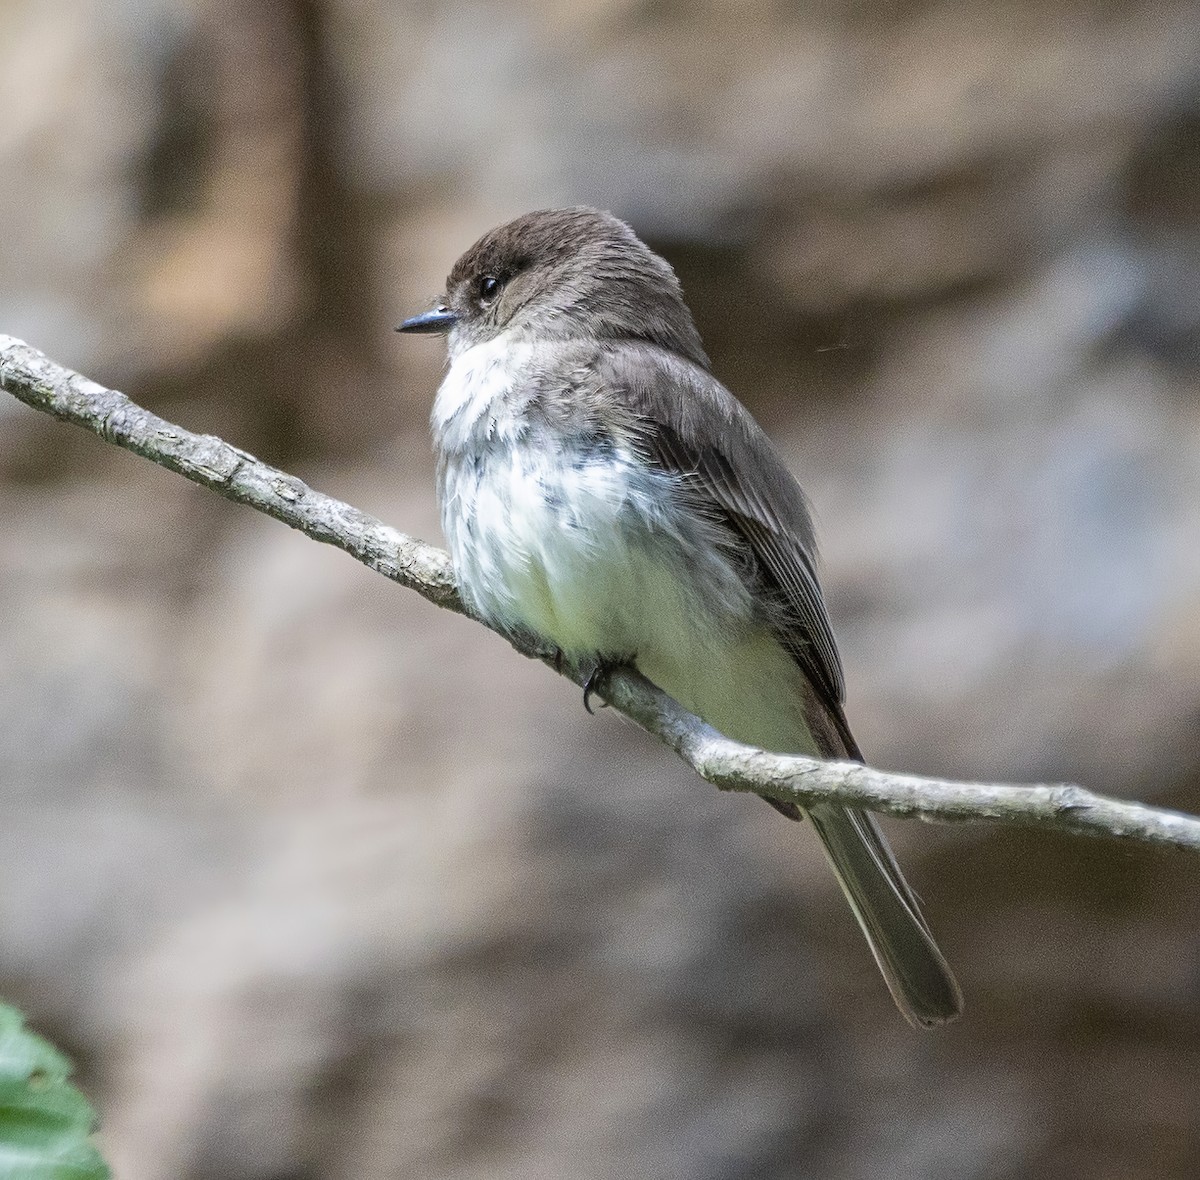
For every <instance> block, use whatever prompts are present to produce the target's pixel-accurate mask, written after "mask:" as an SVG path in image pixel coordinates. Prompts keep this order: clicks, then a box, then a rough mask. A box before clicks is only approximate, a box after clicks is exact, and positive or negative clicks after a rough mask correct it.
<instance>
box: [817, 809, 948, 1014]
mask: <svg viewBox="0 0 1200 1180" xmlns="http://www.w3.org/2000/svg"><path fill="white" fill-rule="evenodd" d="M807 814H808V817H809V819H810V820H811V821H812V825H813V829H814V830H815V831H816V833H817V835H818V836H820V838H821V843H822V845H823V846H824V848H825V854H826V856H827V857H828V858H829V863H830V864H831V865H832V866H833V871H834V873H835V874H837V879H838V883H839V884H840V885H841V887H842V891H843V892H844V893H845V895H846V898H847V900H848V901H849V902H850V908H851V909H852V910H853V911H854V916H855V917H856V918H857V919H858V924H859V925H860V926H861V927H862V930H863V933H864V934H865V935H866V936H867V943H868V945H869V946H870V948H871V953H872V954H873V955H874V956H875V962H876V963H878V964H879V969H880V971H882V972H883V977H884V979H885V980H886V981H887V985H888V989H889V990H890V991H891V993H892V997H893V998H894V999H895V1001H896V1004H897V1006H898V1007H899V1009H900V1011H901V1012H903V1013H904V1016H905V1017H906V1018H907V1019H908V1020H909V1022H910V1023H912V1024H916V1025H920V1026H921V1027H922V1028H935V1027H936V1026H937V1025H939V1024H945V1023H946V1022H947V1021H950V1020H954V1019H955V1018H956V1017H957V1016H959V1015H960V1014H961V1013H962V1007H963V1001H962V993H961V992H960V991H959V987H958V983H957V981H956V980H955V978H954V974H953V972H951V970H950V967H949V965H948V964H947V963H946V960H945V959H944V958H943V957H942V952H941V951H940V950H938V947H937V943H935V942H934V940H933V935H932V934H931V933H930V931H929V927H928V925H926V923H925V919H924V917H923V916H922V915H921V910H920V907H919V906H918V904H917V899H916V898H915V897H914V896H913V892H912V890H911V889H910V888H909V887H908V882H906V881H905V880H904V876H903V874H902V873H901V872H900V867H899V866H898V865H897V864H896V858H895V857H894V856H893V855H892V850H891V849H890V848H889V847H888V845H887V841H886V840H885V839H884V836H883V833H882V832H881V831H880V830H879V826H878V824H876V822H875V819H874V817H873V816H871V815H870V814H868V813H867V812H865V811H858V810H853V809H851V808H846V807H835V806H829V807H826V806H821V807H814V808H812V809H811V810H809V811H808V813H807Z"/></svg>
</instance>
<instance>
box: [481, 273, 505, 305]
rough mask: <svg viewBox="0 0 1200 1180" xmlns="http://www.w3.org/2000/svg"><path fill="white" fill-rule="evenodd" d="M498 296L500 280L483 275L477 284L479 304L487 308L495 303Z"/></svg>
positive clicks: (492, 276) (493, 276)
mask: <svg viewBox="0 0 1200 1180" xmlns="http://www.w3.org/2000/svg"><path fill="white" fill-rule="evenodd" d="M499 294H500V280H499V279H498V278H496V276H495V275H484V276H483V278H482V279H481V280H480V283H479V302H480V303H482V304H483V305H484V307H487V306H488V305H490V304H492V303H495V302H496V296H497V295H499Z"/></svg>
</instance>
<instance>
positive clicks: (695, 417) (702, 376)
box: [601, 344, 861, 758]
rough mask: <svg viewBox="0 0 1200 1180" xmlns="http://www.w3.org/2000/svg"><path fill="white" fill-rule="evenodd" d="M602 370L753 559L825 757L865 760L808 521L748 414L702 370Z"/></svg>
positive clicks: (649, 447) (787, 475) (629, 361)
mask: <svg viewBox="0 0 1200 1180" xmlns="http://www.w3.org/2000/svg"><path fill="white" fill-rule="evenodd" d="M602 364H603V365H604V366H605V367H607V368H609V369H610V370H611V372H609V373H606V374H602V375H601V376H602V379H604V378H605V377H606V378H607V379H608V380H609V381H611V382H612V383H613V384H615V385H617V387H618V388H620V389H621V390H622V391H623V392H624V394H625V395H626V397H627V398H628V403H629V408H630V409H631V410H632V411H633V414H634V416H635V423H634V427H635V431H636V437H637V438H638V440H639V442H640V445H641V446H643V447H644V449H645V451H646V453H647V455H648V456H649V457H650V458H652V459H653V460H654V461H655V462H657V463H659V464H661V465H662V466H663V467H665V468H667V469H668V470H671V471H677V472H679V473H680V474H681V475H683V476H685V477H686V479H687V481H688V484H689V486H690V487H691V489H692V490H693V491H694V493H695V494H696V495H697V497H699V499H700V502H701V504H702V506H703V507H704V508H706V509H708V510H710V511H712V512H713V513H714V515H716V516H718V517H719V518H720V519H721V520H723V521H724V522H725V523H726V524H727V525H728V527H729V529H730V530H731V532H732V533H733V534H734V536H735V537H737V538H739V539H741V540H742V541H743V542H744V543H745V545H746V547H747V549H748V552H749V553H750V555H751V556H752V557H753V566H754V569H755V576H756V577H757V578H758V579H759V581H760V583H761V589H762V591H763V597H764V601H771V602H772V603H773V604H775V609H773V610H772V612H771V619H772V621H773V622H774V624H775V626H776V627H777V628H778V630H779V633H780V639H781V641H782V642H783V643H784V645H785V646H786V647H787V649H788V651H789V652H791V654H792V655H793V657H794V658H795V659H796V661H797V663H798V664H799V665H800V667H801V668H802V669H803V670H804V673H805V675H806V676H807V677H808V680H809V681H810V683H811V684H812V686H813V689H814V691H815V693H816V695H817V697H818V699H819V701H820V703H821V704H822V705H824V706H825V711H826V712H827V713H828V715H829V719H830V721H832V722H833V726H834V729H835V730H836V739H837V740H834V741H832V742H827V743H822V744H823V745H824V744H828V745H830V746H831V747H832V748H829V749H826V750H824V751H823V753H825V754H826V756H827V757H847V756H849V757H851V758H860V757H861V755H860V754H859V751H858V747H857V746H856V745H855V743H854V739H853V737H852V736H851V735H850V731H849V728H848V726H847V725H846V722H845V717H844V715H843V713H842V702H843V701H844V700H845V681H844V679H843V675H842V662H841V659H840V658H839V656H838V651H837V646H836V644H835V643H834V639H833V631H832V629H831V628H830V625H829V616H828V614H827V613H826V610H825V601H824V599H823V598H822V596H821V586H820V583H819V582H818V580H817V573H816V541H815V537H814V535H813V526H812V518H811V516H810V515H809V510H808V504H807V503H806V501H805V499H804V494H803V492H801V490H800V487H799V485H798V484H797V483H796V480H795V479H794V478H793V476H792V474H791V472H790V471H789V470H788V469H787V466H786V465H785V464H784V462H783V460H782V459H781V458H780V457H779V455H778V454H777V453H776V451H775V449H774V447H773V446H772V445H771V443H770V440H769V439H768V438H767V436H766V435H765V434H764V433H763V431H762V429H761V428H760V427H759V426H758V424H757V423H756V422H755V421H754V419H753V418H751V417H750V415H749V413H748V412H747V411H746V410H745V409H744V408H743V407H742V406H741V404H740V403H739V402H738V401H737V400H736V399H735V398H734V397H733V395H732V394H731V393H730V392H729V391H728V390H727V389H726V388H725V387H724V386H723V385H722V384H721V383H720V382H719V381H717V379H716V378H715V377H713V376H712V375H711V374H710V373H708V372H706V371H705V370H704V369H701V368H699V367H698V366H696V365H693V364H691V363H690V362H689V361H686V360H683V359H682V358H679V357H675V356H674V355H672V354H671V353H668V352H664V351H662V350H660V349H657V348H653V347H649V346H643V345H633V344H631V345H627V346H625V347H623V348H622V349H621V350H619V351H617V352H616V353H610V354H609V355H608V356H607V357H606V358H605V359H604V361H603V362H602ZM814 736H818V735H816V734H814ZM828 737H830V738H832V737H834V735H832V734H831V735H828ZM840 747H844V748H840Z"/></svg>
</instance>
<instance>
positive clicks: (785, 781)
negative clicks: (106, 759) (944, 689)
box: [0, 336, 1200, 851]
mask: <svg viewBox="0 0 1200 1180" xmlns="http://www.w3.org/2000/svg"><path fill="white" fill-rule="evenodd" d="M0 388H3V389H5V390H7V391H8V392H9V393H11V394H12V395H13V396H14V397H16V398H18V399H19V400H20V401H23V402H25V403H26V405H29V406H32V407H33V408H34V409H37V410H42V411H44V412H45V413H47V414H52V415H53V416H54V417H56V418H61V419H63V420H64V421H67V422H74V423H75V424H76V425H79V426H84V427H86V428H87V429H88V430H92V431H95V433H96V434H98V435H100V436H101V438H104V439H107V440H108V441H109V442H112V443H116V444H117V445H118V446H121V447H125V448H126V449H127V450H130V451H133V452H135V453H136V454H138V455H141V456H143V457H144V458H146V459H150V460H151V461H153V462H155V463H158V464H160V465H161V466H163V467H168V468H170V469H171V470H172V471H177V472H179V474H180V475H184V476H186V477H187V478H188V479H190V480H193V481H194V482H196V483H199V484H203V485H204V486H205V487H208V488H212V489H213V490H214V491H216V492H219V493H220V494H221V495H222V496H225V497H227V498H228V499H230V500H236V501H238V502H239V503H241V504H248V505H249V506H250V507H251V508H256V509H257V510H258V511H259V512H264V513H266V514H267V515H268V516H273V517H274V518H275V519H276V520H281V521H283V523H284V524H287V525H290V526H291V527H292V528H294V529H299V530H300V531H301V532H302V533H304V534H306V535H307V536H309V537H312V538H313V540H315V541H324V542H325V543H326V544H329V545H336V546H337V547H338V548H339V549H344V550H345V551H346V552H347V553H349V554H350V555H351V557H354V558H357V559H358V560H359V561H361V562H362V563H363V564H364V565H367V566H369V567H370V568H371V569H373V570H376V571H377V572H379V573H381V574H383V575H384V576H385V577H388V578H391V579H392V580H393V581H395V582H399V583H400V584H401V585H402V586H407V587H408V588H409V589H410V590H415V591H416V592H417V593H418V594H420V595H422V596H423V597H424V598H427V599H429V601H430V602H432V603H434V604H436V605H437V606H440V607H443V608H445V609H446V610H453V611H458V612H459V613H461V614H467V613H468V612H467V610H466V608H465V607H464V605H463V602H462V600H461V599H460V598H459V595H458V591H457V589H456V587H455V583H454V573H453V570H452V569H451V567H450V560H449V558H448V557H447V555H446V554H445V553H443V552H442V551H441V550H440V549H435V548H434V547H433V546H431V545H427V544H425V543H424V542H423V541H418V540H416V539H415V538H413V537H409V536H406V535H405V534H404V533H401V532H398V531H397V530H396V529H393V528H389V527H388V526H387V525H385V524H383V523H382V522H380V521H378V520H376V519H374V517H371V516H368V515H367V514H366V513H365V512H360V511H359V510H358V509H357V508H352V507H351V506H350V505H349V504H344V503H342V502H341V501H340V500H335V499H333V498H332V497H330V496H326V495H323V494H322V493H321V492H318V491H315V490H314V489H312V488H310V487H309V486H308V485H307V484H305V483H303V482H301V481H300V480H299V479H297V478H296V477H295V476H294V475H289V474H288V473H287V472H285V471H280V470H279V469H278V468H275V467H271V466H269V465H268V464H266V463H262V462H260V461H259V460H258V459H256V458H255V457H254V456H253V455H249V454H247V453H246V452H245V451H241V450H239V449H238V448H237V447H234V446H230V444H229V443H227V442H224V441H222V440H221V439H219V438H214V437H213V436H212V435H206V434H193V433H192V432H191V431H188V430H184V429H183V428H182V427H181V426H176V425H174V424H173V423H171V422H167V421H165V420H164V419H162V418H159V417H157V416H156V415H154V414H151V413H150V412H149V411H148V410H144V409H142V407H141V406H138V405H136V404H134V403H133V402H132V401H130V400H129V398H127V397H126V396H125V395H124V394H123V393H118V392H116V391H115V390H112V389H106V388H104V386H102V385H97V384H96V382H94V381H90V380H88V379H87V378H86V377H82V376H80V375H79V374H78V373H73V372H72V371H71V370H69V369H66V368H63V366H61V365H59V364H56V363H55V362H54V361H52V360H50V358H49V357H47V356H45V355H44V354H42V353H40V352H38V351H37V349H35V348H31V347H30V346H29V345H28V344H25V343H24V342H23V341H20V340H16V339H14V338H13V337H11V336H0ZM505 638H507V639H508V640H509V642H510V643H512V645H513V647H515V648H516V649H517V650H518V651H519V652H521V653H522V654H523V655H526V656H530V657H532V658H535V659H541V660H543V661H544V662H546V663H549V664H551V665H552V664H553V662H554V661H553V653H552V652H548V651H544V650H540V649H538V648H537V647H536V646H534V645H532V644H530V643H529V642H527V641H526V640H524V639H522V638H521V637H519V636H518V637H513V636H506V637H505ZM564 674H566V675H570V676H571V677H572V678H573V679H576V681H577V682H578V677H577V674H576V673H574V672H572V671H571V670H569V669H568V670H566V671H565V672H564ZM601 695H602V696H604V697H605V699H606V700H607V701H608V702H609V703H610V704H611V705H612V706H613V707H614V708H615V709H617V710H618V711H619V712H621V713H623V714H624V715H625V716H626V717H629V718H631V719H632V720H633V721H635V722H636V723H637V724H638V725H640V726H641V727H642V728H643V729H645V730H647V731H648V732H650V733H652V734H654V735H655V736H657V737H658V738H660V739H661V740H662V741H664V742H665V743H666V744H667V745H669V746H670V747H671V748H672V749H673V750H674V751H675V752H676V753H677V754H678V755H679V756H680V757H681V758H682V759H683V760H684V761H685V762H686V763H687V764H688V765H689V766H691V767H692V768H693V769H694V770H695V771H696V773H697V774H699V775H700V776H701V777H702V778H704V779H707V780H708V781H709V782H710V783H713V784H715V785H716V786H718V787H720V788H722V789H723V790H731V791H749V792H753V793H755V794H759V795H766V796H769V797H770V798H773V799H780V800H787V801H792V802H796V803H799V804H801V805H802V806H807V805H809V804H812V803H815V802H818V801H825V802H828V801H836V802H839V803H844V804H848V805H850V806H854V807H866V808H869V809H870V810H872V811H880V812H886V813H888V814H889V815H898V816H907V817H916V818H918V819H923V820H927V821H931V822H944V823H954V822H963V821H977V822H978V821H983V822H994V823H1006V824H1018V825H1026V826H1032V827H1039V828H1045V829H1049V830H1053V831H1059V832H1070V833H1076V834H1079V835H1088V836H1106V837H1110V838H1117V839H1124V840H1136V841H1140V842H1142V843H1146V844H1157V845H1164V846H1167V847H1171V848H1184V849H1191V850H1192V851H1200V818H1196V817H1195V816H1191V815H1185V814H1183V813H1181V812H1176V811H1168V810H1166V809H1164V808H1158V807H1150V806H1148V805H1146V804H1143V803H1135V802H1129V801H1126V800H1121V799H1112V798H1109V797H1107V796H1104V795H1097V794H1095V793H1093V792H1091V791H1087V790H1085V789H1084V788H1083V787H1077V786H1073V785H1069V784H1039V785H1028V786H1025V785H1008V784H1003V783H962V782H949V781H946V780H942V779H930V778H919V777H917V776H916V775H908V774H893V773H890V772H885V771H881V770H876V769H874V768H873V767H869V766H860V765H858V764H857V763H849V762H821V761H818V760H816V759H812V758H802V757H793V756H785V755H780V754H771V753H767V752H765V751H763V750H757V749H754V748H753V747H750V746H744V745H741V744H740V743H738V742H733V741H730V740H729V739H728V738H725V737H722V736H721V735H720V734H719V733H717V732H716V730H714V729H712V728H711V727H710V726H708V725H706V724H705V723H704V722H703V721H701V720H700V719H699V718H697V717H695V716H693V715H692V714H690V713H688V712H687V711H686V710H685V709H683V708H682V707H681V706H680V705H678V704H677V703H676V702H675V701H673V700H672V699H671V698H670V697H668V696H667V695H666V694H665V693H663V692H660V691H659V690H658V689H657V688H655V687H654V685H652V684H651V683H650V682H649V681H647V680H646V679H644V678H643V677H641V676H639V675H638V674H637V673H636V672H634V671H632V670H626V669H619V670H617V671H614V672H613V673H611V674H610V675H609V676H608V677H607V680H606V682H605V684H604V685H603V691H602V693H601Z"/></svg>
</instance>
